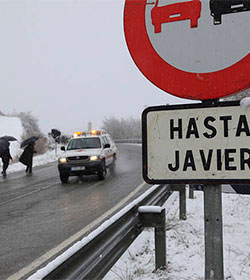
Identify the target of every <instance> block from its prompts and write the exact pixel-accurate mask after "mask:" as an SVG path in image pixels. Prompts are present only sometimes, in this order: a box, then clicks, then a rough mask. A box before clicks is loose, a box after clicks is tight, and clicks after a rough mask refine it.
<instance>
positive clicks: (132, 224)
mask: <svg viewBox="0 0 250 280" xmlns="http://www.w3.org/2000/svg"><path fill="white" fill-rule="evenodd" d="M171 194H172V190H171V187H169V186H167V185H159V186H155V189H153V190H152V191H151V192H149V194H147V195H146V196H145V195H144V197H143V195H142V196H141V197H142V198H141V197H140V198H139V199H137V200H135V202H134V203H132V205H131V208H129V207H128V210H125V211H127V212H125V213H124V214H122V215H121V216H120V217H118V218H117V220H115V219H114V222H112V223H110V224H109V225H108V226H107V227H106V228H104V230H103V231H101V232H98V234H97V235H96V236H95V237H94V238H93V239H91V240H90V241H88V242H87V243H86V244H85V245H84V246H83V247H82V248H81V249H79V250H78V251H76V252H75V253H74V254H73V255H72V256H70V257H69V258H67V259H66V260H65V261H64V262H62V263H61V264H58V266H57V267H55V266H54V268H53V270H51V271H49V272H46V273H47V274H46V275H43V276H42V277H43V278H42V279H50V280H51V279H68V280H73V279H74V280H77V279H86V280H90V279H91V280H93V279H95V280H97V279H102V278H103V277H104V276H105V274H107V272H108V271H109V270H110V269H111V267H112V266H113V265H114V264H115V263H116V261H117V260H118V259H119V258H120V257H121V255H122V254H123V253H124V252H125V251H126V250H127V249H128V247H129V246H130V245H131V244H132V243H133V241H134V240H135V239H136V237H137V236H138V235H139V234H140V233H141V232H142V231H143V229H144V228H143V225H142V222H141V220H140V213H139V212H138V208H139V207H140V206H143V205H151V206H152V205H158V206H161V205H163V203H164V202H165V201H166V200H167V199H168V197H169V196H170V195H171ZM126 209H127V207H126ZM59 257H60V256H59ZM44 269H45V270H46V267H45V268H44ZM38 273H39V271H38ZM35 275H36V273H35V274H33V275H32V276H31V277H30V278H31V279H35V277H36V276H35ZM40 279H41V278H40Z"/></svg>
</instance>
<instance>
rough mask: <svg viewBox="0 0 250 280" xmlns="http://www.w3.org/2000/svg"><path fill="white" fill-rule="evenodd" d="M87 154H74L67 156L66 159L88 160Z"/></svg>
mask: <svg viewBox="0 0 250 280" xmlns="http://www.w3.org/2000/svg"><path fill="white" fill-rule="evenodd" d="M88 158H89V157H88V156H74V157H68V158H67V161H75V160H88Z"/></svg>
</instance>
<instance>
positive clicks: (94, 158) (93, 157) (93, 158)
mask: <svg viewBox="0 0 250 280" xmlns="http://www.w3.org/2000/svg"><path fill="white" fill-rule="evenodd" d="M89 159H90V160H91V161H94V160H98V156H91V157H90V158H89Z"/></svg>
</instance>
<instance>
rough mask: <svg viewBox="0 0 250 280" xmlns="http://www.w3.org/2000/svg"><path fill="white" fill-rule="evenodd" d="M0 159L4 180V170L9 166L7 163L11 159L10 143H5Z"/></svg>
mask: <svg viewBox="0 0 250 280" xmlns="http://www.w3.org/2000/svg"><path fill="white" fill-rule="evenodd" d="M0 157H1V158H2V162H3V171H2V174H3V177H4V178H6V170H7V168H8V166H9V162H10V160H11V159H12V157H11V155H10V143H9V142H7V143H6V146H5V149H4V150H2V151H1V153H0Z"/></svg>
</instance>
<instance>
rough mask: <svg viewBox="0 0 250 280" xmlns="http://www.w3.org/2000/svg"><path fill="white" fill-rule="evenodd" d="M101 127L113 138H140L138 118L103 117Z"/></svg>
mask: <svg viewBox="0 0 250 280" xmlns="http://www.w3.org/2000/svg"><path fill="white" fill-rule="evenodd" d="M102 129H104V130H105V131H106V132H107V133H108V134H109V135H110V136H111V137H112V138H113V139H140V138H141V121H140V119H135V118H132V117H130V118H128V119H124V118H121V119H117V118H115V117H110V118H105V119H104V120H103V124H102Z"/></svg>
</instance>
